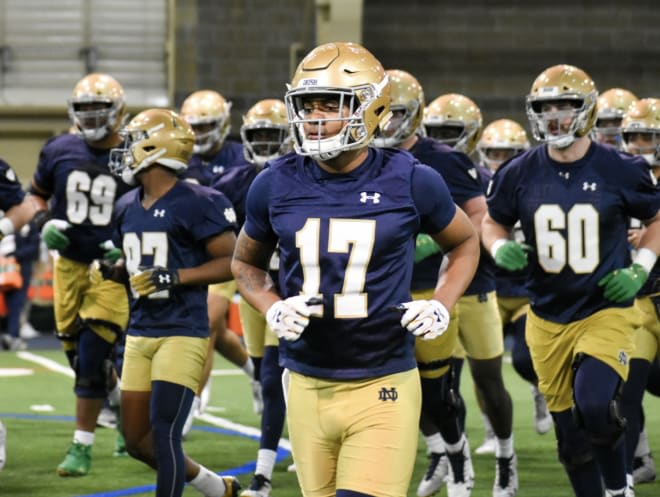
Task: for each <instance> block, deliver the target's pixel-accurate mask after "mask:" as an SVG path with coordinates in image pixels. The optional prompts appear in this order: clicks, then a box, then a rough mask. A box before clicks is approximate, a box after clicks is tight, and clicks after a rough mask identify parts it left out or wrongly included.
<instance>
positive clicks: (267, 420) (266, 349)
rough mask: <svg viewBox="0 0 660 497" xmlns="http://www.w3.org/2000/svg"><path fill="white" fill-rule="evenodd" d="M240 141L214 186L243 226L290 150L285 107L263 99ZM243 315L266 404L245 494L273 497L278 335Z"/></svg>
mask: <svg viewBox="0 0 660 497" xmlns="http://www.w3.org/2000/svg"><path fill="white" fill-rule="evenodd" d="M241 139H242V141H243V151H244V153H245V159H246V160H247V162H248V164H247V165H244V166H238V167H233V168H231V169H229V170H228V171H226V172H225V173H223V174H221V175H219V176H218V177H217V179H216V181H215V182H214V183H213V185H212V186H213V187H214V188H216V189H218V190H219V191H221V192H223V193H224V194H225V195H226V196H227V198H229V200H231V202H232V204H233V205H234V208H235V209H236V217H237V219H238V223H239V226H242V225H243V223H244V222H245V200H246V195H247V191H248V188H249V186H250V184H251V183H252V180H254V178H255V176H256V175H257V174H258V173H259V172H260V171H261V170H262V169H263V167H264V166H265V165H266V163H267V162H268V161H271V160H274V159H276V158H278V157H280V156H282V155H284V154H285V153H288V152H289V151H290V150H291V145H292V144H291V134H290V130H289V121H288V116H287V112H286V106H285V105H284V102H282V101H281V100H277V99H265V100H260V101H258V102H257V103H256V104H254V105H253V106H252V107H251V108H250V109H249V110H248V111H247V113H246V114H245V115H244V116H243V125H242V126H241ZM270 267H271V277H272V278H273V279H276V278H277V277H276V271H277V256H276V255H274V256H273V260H271V264H270ZM239 311H240V318H241V325H242V328H243V338H244V339H245V344H246V348H247V351H248V353H249V354H250V358H251V359H252V362H253V363H254V367H255V381H258V382H259V386H260V391H261V392H262V399H263V412H262V413H261V435H260V437H259V451H258V453H257V463H256V468H255V471H254V476H253V478H252V481H251V482H250V485H249V486H248V488H246V489H245V490H244V491H243V492H242V493H241V495H242V496H243V497H269V496H270V493H271V489H272V483H271V480H272V476H273V469H274V467H275V459H276V457H277V446H278V442H279V439H280V437H281V436H282V429H283V428H284V419H285V411H286V408H285V404H284V394H283V392H282V381H281V377H282V371H283V370H282V368H281V367H280V365H279V352H278V340H277V335H276V334H275V333H274V332H273V331H272V330H271V329H270V328H269V327H268V325H267V324H266V320H265V319H264V316H263V314H261V313H260V312H259V311H258V310H257V309H255V308H254V307H252V306H251V305H250V304H249V303H248V302H246V301H245V299H241V300H240V301H239Z"/></svg>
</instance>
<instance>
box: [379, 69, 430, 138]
mask: <svg viewBox="0 0 660 497" xmlns="http://www.w3.org/2000/svg"><path fill="white" fill-rule="evenodd" d="M386 73H387V76H388V78H389V79H390V111H391V112H392V118H391V119H390V121H389V122H388V123H387V124H386V125H385V126H384V127H383V128H382V129H380V130H379V131H378V132H377V133H376V137H375V138H374V145H376V146H377V147H397V146H399V145H400V144H401V143H403V142H404V141H406V140H407V139H408V138H410V137H411V136H412V135H414V134H415V131H417V130H418V129H419V127H420V126H421V124H422V118H423V117H424V90H423V89H422V85H420V84H419V81H417V79H415V77H414V76H413V75H412V74H410V73H407V72H406V71H401V70H399V69H389V70H387V71H386Z"/></svg>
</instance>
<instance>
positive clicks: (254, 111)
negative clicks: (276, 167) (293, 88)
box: [241, 99, 291, 167]
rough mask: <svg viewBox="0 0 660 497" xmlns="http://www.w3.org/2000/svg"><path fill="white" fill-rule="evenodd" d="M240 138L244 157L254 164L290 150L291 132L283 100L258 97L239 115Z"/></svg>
mask: <svg viewBox="0 0 660 497" xmlns="http://www.w3.org/2000/svg"><path fill="white" fill-rule="evenodd" d="M241 140H242V141H243V154H244V155H245V159H246V160H247V161H248V162H250V163H251V164H254V165H256V166H258V167H263V166H264V164H266V162H267V161H269V160H271V159H275V158H277V157H279V156H280V155H284V154H285V153H287V152H289V151H290V150H291V134H290V133H289V120H288V118H287V113H286V106H285V105H284V102H282V101H281V100H277V99H266V100H260V101H259V102H257V103H256V104H254V105H253V106H252V107H251V108H250V110H248V111H247V114H245V115H244V116H243V125H242V126H241Z"/></svg>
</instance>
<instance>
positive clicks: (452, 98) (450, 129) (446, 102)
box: [424, 93, 483, 154]
mask: <svg viewBox="0 0 660 497" xmlns="http://www.w3.org/2000/svg"><path fill="white" fill-rule="evenodd" d="M424 127H425V128H426V134H427V135H428V136H430V137H431V138H434V139H435V140H438V141H439V142H441V143H445V144H447V145H449V146H450V147H453V148H454V149H455V150H458V151H460V152H463V153H466V154H470V153H472V151H473V150H474V147H475V146H476V145H477V141H478V140H479V136H480V135H481V129H482V127H483V118H482V117H481V110H480V109H479V107H478V106H477V104H475V103H474V102H473V101H472V100H471V99H469V98H468V97H466V96H464V95H459V94H458V93H447V94H446V95H440V96H439V97H438V98H436V99H435V100H433V102H431V103H430V104H429V105H428V106H427V107H426V111H425V112H424Z"/></svg>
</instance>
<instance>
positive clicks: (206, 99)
mask: <svg viewBox="0 0 660 497" xmlns="http://www.w3.org/2000/svg"><path fill="white" fill-rule="evenodd" d="M230 112H231V102H228V101H227V100H226V99H225V98H224V97H223V96H222V95H220V94H219V93H218V92H217V91H213V90H199V91H196V92H193V93H191V94H190V95H189V96H188V97H187V98H186V99H185V100H184V101H183V103H182V104H181V112H180V114H181V117H183V118H184V119H185V120H186V121H187V122H188V123H189V124H190V126H191V127H192V129H193V131H194V132H195V145H194V147H193V155H192V157H191V159H190V165H189V167H188V168H187V169H186V170H185V171H183V172H182V176H183V177H184V178H186V179H187V180H188V181H196V182H198V183H199V184H201V185H205V186H209V185H211V183H212V182H213V181H214V180H215V178H216V177H217V176H218V175H221V174H223V173H224V172H226V171H229V169H231V168H232V167H233V166H236V165H244V164H245V159H244V152H243V147H242V145H241V144H240V143H237V142H234V141H231V140H227V139H226V138H227V135H228V134H229V132H230V130H231V120H230V118H231V115H230ZM235 294H236V283H235V282H234V281H227V282H225V283H221V284H214V285H211V286H210V287H209V292H208V300H209V301H208V308H209V319H210V322H211V335H210V339H209V353H208V356H207V357H208V358H207V361H206V364H205V365H204V371H203V374H202V381H201V382H200V391H199V392H198V395H196V396H195V399H194V401H193V406H192V409H191V412H190V414H189V416H188V419H187V421H186V425H185V426H184V429H183V434H184V436H185V435H186V434H187V433H188V431H189V430H190V428H191V427H192V421H193V415H194V414H196V413H198V412H203V411H204V409H205V405H206V404H207V403H208V399H209V396H210V391H211V383H210V379H211V369H212V367H213V354H214V350H217V351H218V353H220V354H221V355H222V356H224V357H226V358H227V359H228V360H229V361H231V362H232V363H233V364H235V365H236V366H238V367H240V368H241V369H243V371H245V374H247V376H248V377H249V378H250V381H253V382H254V365H253V364H252V361H251V360H250V357H249V356H248V353H247V351H246V350H245V347H244V346H243V344H242V343H241V341H240V338H239V337H238V335H236V334H235V333H233V332H231V331H230V330H228V329H227V313H228V312H229V305H230V303H231V299H232V298H233V297H234V295H235ZM253 396H254V402H255V411H258V412H260V410H261V393H260V390H259V385H258V384H256V383H253ZM202 399H204V401H203V402H202Z"/></svg>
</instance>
